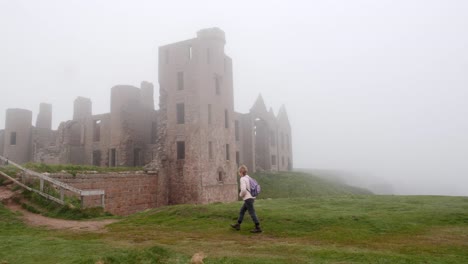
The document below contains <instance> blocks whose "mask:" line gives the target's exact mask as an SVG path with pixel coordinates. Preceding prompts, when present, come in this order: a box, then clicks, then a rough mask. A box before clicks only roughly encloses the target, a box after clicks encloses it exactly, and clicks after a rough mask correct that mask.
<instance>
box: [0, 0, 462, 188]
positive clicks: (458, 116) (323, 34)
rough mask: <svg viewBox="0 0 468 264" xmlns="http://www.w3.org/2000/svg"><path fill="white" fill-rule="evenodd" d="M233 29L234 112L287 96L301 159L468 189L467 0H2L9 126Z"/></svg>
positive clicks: (139, 75) (136, 79)
mask: <svg viewBox="0 0 468 264" xmlns="http://www.w3.org/2000/svg"><path fill="white" fill-rule="evenodd" d="M208 27H219V28H221V29H222V30H224V31H225V33H226V40H227V44H226V53H227V54H228V55H229V56H231V57H232V59H233V66H234V93H235V108H236V110H237V111H239V112H247V111H248V110H249V108H250V107H251V106H252V104H253V102H254V101H255V99H256V98H257V96H258V94H259V93H261V94H262V95H263V97H264V99H265V102H266V104H267V107H270V106H272V107H273V109H274V110H275V112H277V111H278V109H279V107H280V106H281V104H285V105H286V108H287V111H288V114H289V118H290V121H291V125H292V129H293V137H292V140H293V151H294V162H295V167H299V168H320V169H330V170H340V171H349V172H352V173H353V174H355V175H362V176H363V177H364V176H365V177H369V178H372V181H377V182H383V183H388V184H391V185H392V186H393V187H394V189H395V191H396V193H402V194H452V195H468V103H467V101H468V1H464V0H459V1H456V0H440V1H436V0H379V1H375V0H368V1H364V0H353V1H349V0H335V1H305V0H304V1H203V0H198V1H115V0H113V1H111V0H109V1H91V0H90V1H63V0H61V1H59V0H57V1H45V0H41V1H33V0H31V1H18V0H16V1H8V0H0V129H3V128H4V126H5V110H6V109H7V108H26V109H30V110H32V111H33V122H34V123H35V117H36V115H37V113H38V109H39V103H40V102H47V103H51V104H52V105H53V127H54V129H56V128H57V126H58V124H59V123H60V122H61V121H65V120H69V119H71V118H72V109H73V100H74V99H75V98H76V97H77V96H84V97H89V98H91V100H92V102H93V114H99V113H106V112H109V108H110V88H111V87H112V86H114V85H117V84H130V85H135V86H139V85H140V82H141V81H143V80H146V81H150V82H153V83H154V84H155V101H156V102H158V89H159V86H158V84H157V70H158V69H157V61H158V54H157V49H158V46H161V45H164V44H168V43H172V42H177V41H181V40H185V39H190V38H194V37H195V36H196V32H197V31H198V30H200V29H202V28H208Z"/></svg>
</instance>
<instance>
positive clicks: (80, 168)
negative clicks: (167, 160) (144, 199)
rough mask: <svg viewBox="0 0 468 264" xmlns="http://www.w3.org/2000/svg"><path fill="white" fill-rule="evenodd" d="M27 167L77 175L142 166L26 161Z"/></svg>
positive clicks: (130, 169)
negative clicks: (103, 165)
mask: <svg viewBox="0 0 468 264" xmlns="http://www.w3.org/2000/svg"><path fill="white" fill-rule="evenodd" d="M24 167H25V168H28V169H30V170H33V171H36V172H41V173H43V172H48V173H58V172H63V171H66V172H68V173H70V174H72V175H76V174H78V173H82V172H88V171H96V172H99V173H108V172H123V171H141V170H142V169H143V168H142V167H98V166H88V165H72V164H65V165H64V164H58V165H49V164H44V163H26V164H25V165H24Z"/></svg>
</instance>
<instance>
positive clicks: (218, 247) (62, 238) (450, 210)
mask: <svg viewBox="0 0 468 264" xmlns="http://www.w3.org/2000/svg"><path fill="white" fill-rule="evenodd" d="M254 176H255V177H256V178H257V179H259V181H260V183H261V184H262V188H263V191H262V194H261V195H262V197H263V198H272V199H259V200H257V201H256V203H255V205H256V208H257V213H258V215H259V217H260V220H261V222H262V226H263V229H264V232H263V233H262V234H255V235H252V234H250V233H249V230H250V228H251V227H252V226H253V224H252V223H251V222H250V218H249V217H248V216H246V221H245V223H244V224H243V225H242V229H241V231H239V232H237V231H235V230H231V228H230V227H229V224H230V223H233V222H234V221H235V219H236V217H237V212H238V210H239V207H240V206H241V204H242V202H240V201H239V202H233V203H228V204H222V203H217V204H211V205H177V206H168V207H163V208H157V209H153V210H148V211H145V212H141V213H138V214H135V215H132V216H129V217H126V218H124V219H122V220H121V221H120V222H117V223H114V224H111V225H110V226H108V231H107V232H101V233H84V232H81V233H77V232H71V231H67V230H61V231H52V230H45V229H40V228H32V227H28V226H26V225H25V224H23V223H22V222H21V221H20V220H19V218H18V215H15V214H12V213H11V212H10V211H8V210H7V209H6V208H4V207H3V206H2V205H0V241H2V243H0V263H2V261H4V263H10V264H11V263H24V264H27V263H189V260H190V257H191V256H192V255H193V254H194V253H196V252H200V251H203V252H204V253H205V254H206V255H207V258H206V259H205V263H467V260H468V198H467V197H442V196H378V195H367V194H368V193H367V192H366V191H364V193H365V194H364V195H359V194H357V193H356V192H360V191H362V190H354V189H347V188H348V187H346V186H341V187H336V186H335V187H333V186H330V185H328V184H329V183H328V182H322V181H319V180H318V179H316V178H315V177H311V176H307V175H302V176H300V175H299V174H295V173H293V174H284V175H279V174H278V175H272V176H271V177H268V176H267V175H266V174H258V175H254ZM263 177H267V179H263ZM294 177H295V179H292V178H294ZM301 177H302V178H301ZM300 179H302V180H300ZM288 181H290V183H288ZM298 181H302V183H303V185H305V184H306V182H308V183H307V184H311V185H313V186H315V189H316V191H314V192H305V191H304V190H302V191H299V190H300V189H301V188H302V187H301V188H299V187H298V188H291V189H289V187H290V186H296V187H297V185H298V184H297V183H298ZM284 186H289V187H288V188H285V187H284ZM328 187H330V189H327V188H328ZM311 188H312V187H311ZM343 188H344V189H343ZM305 189H307V190H309V189H308V188H305ZM269 190H275V191H274V192H273V191H272V192H273V194H268V192H269ZM281 190H290V192H289V191H288V192H281ZM332 190H334V191H332ZM339 190H341V191H339ZM352 190H354V191H356V192H354V191H352ZM320 191H323V192H320ZM280 194H281V196H284V194H287V195H289V197H292V196H295V198H275V196H273V195H278V196H280ZM299 196H302V197H299Z"/></svg>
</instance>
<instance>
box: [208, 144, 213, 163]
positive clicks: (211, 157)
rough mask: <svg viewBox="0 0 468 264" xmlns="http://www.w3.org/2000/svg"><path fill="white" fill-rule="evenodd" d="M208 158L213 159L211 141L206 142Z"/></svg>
mask: <svg viewBox="0 0 468 264" xmlns="http://www.w3.org/2000/svg"><path fill="white" fill-rule="evenodd" d="M208 158H209V159H213V142H211V141H209V142H208Z"/></svg>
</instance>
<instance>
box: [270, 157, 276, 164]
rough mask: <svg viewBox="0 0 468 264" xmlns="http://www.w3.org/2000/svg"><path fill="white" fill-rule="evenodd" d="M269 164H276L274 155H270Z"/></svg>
mask: <svg viewBox="0 0 468 264" xmlns="http://www.w3.org/2000/svg"><path fill="white" fill-rule="evenodd" d="M271 165H273V166H275V165H276V155H271Z"/></svg>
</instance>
